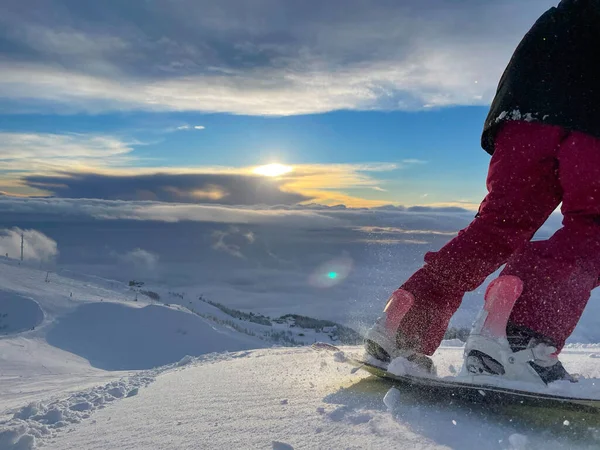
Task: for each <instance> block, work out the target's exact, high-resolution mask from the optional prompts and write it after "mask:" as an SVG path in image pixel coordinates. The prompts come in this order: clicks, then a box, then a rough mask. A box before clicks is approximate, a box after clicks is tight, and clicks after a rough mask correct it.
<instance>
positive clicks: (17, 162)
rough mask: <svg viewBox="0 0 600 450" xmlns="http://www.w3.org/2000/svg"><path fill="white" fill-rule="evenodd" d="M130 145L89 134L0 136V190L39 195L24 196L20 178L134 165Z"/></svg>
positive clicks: (1, 134)
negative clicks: (31, 175)
mask: <svg viewBox="0 0 600 450" xmlns="http://www.w3.org/2000/svg"><path fill="white" fill-rule="evenodd" d="M134 144H136V143H135V142H125V141H123V140H121V139H118V138H116V137H112V136H102V135H91V134H52V133H10V132H0V176H1V184H0V188H2V190H6V191H9V192H11V193H14V194H25V193H29V194H32V193H33V194H43V192H41V191H39V190H34V191H32V190H31V189H29V192H27V191H28V190H27V189H25V187H26V186H25V184H24V183H23V177H24V176H27V175H30V174H39V173H56V172H61V171H68V170H71V171H86V170H91V169H96V170H98V169H102V168H108V167H113V166H121V167H124V166H128V165H130V164H131V163H132V162H133V161H134V158H133V157H132V156H131V154H130V153H131V152H132V151H133V145H134Z"/></svg>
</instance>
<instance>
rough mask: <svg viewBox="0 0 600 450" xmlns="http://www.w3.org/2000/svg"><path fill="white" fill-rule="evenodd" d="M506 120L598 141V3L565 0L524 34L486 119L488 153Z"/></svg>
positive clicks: (483, 143) (484, 139)
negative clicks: (543, 125)
mask: <svg viewBox="0 0 600 450" xmlns="http://www.w3.org/2000/svg"><path fill="white" fill-rule="evenodd" d="M507 120H530V121H533V120H535V121H541V122H544V123H547V124H550V125H558V126H562V127H564V128H567V129H571V130H576V131H580V132H583V133H587V134H590V135H593V136H595V137H598V138H600V0H563V1H561V2H560V4H559V5H558V7H553V8H550V9H549V10H548V11H546V13H544V14H543V15H542V16H541V17H540V18H539V19H538V20H537V22H536V23H535V24H534V25H533V27H532V28H531V30H529V32H528V33H527V34H526V35H525V37H524V38H523V39H522V41H521V43H520V44H519V46H518V47H517V49H516V50H515V52H514V54H513V56H512V58H511V60H510V62H509V64H508V67H507V68H506V70H505V71H504V74H503V75H502V78H501V79H500V83H499V85H498V90H497V92H496V97H495V98H494V101H493V102H492V106H491V108H490V112H489V114H488V117H487V119H486V121H485V125H484V129H483V135H482V137H481V146H482V147H483V148H484V149H485V150H486V151H487V152H488V153H490V154H492V153H493V151H494V139H495V135H496V133H497V131H498V128H499V126H500V125H501V124H502V123H504V122H505V121H507Z"/></svg>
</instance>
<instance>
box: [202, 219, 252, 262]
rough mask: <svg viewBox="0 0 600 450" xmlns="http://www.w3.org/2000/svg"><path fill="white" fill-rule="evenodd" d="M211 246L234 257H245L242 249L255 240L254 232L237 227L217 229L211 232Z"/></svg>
mask: <svg viewBox="0 0 600 450" xmlns="http://www.w3.org/2000/svg"><path fill="white" fill-rule="evenodd" d="M212 238H213V242H214V243H213V248H214V249H215V250H220V251H223V252H225V253H228V254H230V255H232V256H235V257H236V258H241V259H245V258H246V257H245V256H244V253H243V249H244V247H247V246H248V245H252V244H253V243H254V241H255V237H254V233H252V232H247V231H242V230H240V229H239V228H238V227H230V228H229V229H228V230H217V231H215V232H213V233H212Z"/></svg>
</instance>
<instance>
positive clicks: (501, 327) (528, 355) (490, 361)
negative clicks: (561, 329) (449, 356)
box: [461, 276, 576, 385]
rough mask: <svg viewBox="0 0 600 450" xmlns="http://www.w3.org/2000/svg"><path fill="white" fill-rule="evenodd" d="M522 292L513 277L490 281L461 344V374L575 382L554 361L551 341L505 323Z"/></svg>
mask: <svg viewBox="0 0 600 450" xmlns="http://www.w3.org/2000/svg"><path fill="white" fill-rule="evenodd" d="M522 291H523V283H522V281H521V280H520V279H519V278H517V277H514V276H502V277H500V278H498V279H496V280H494V281H493V282H492V283H491V284H490V286H489V287H488V289H487V291H486V294H485V306H484V309H483V311H482V312H481V314H480V315H479V317H478V319H477V321H476V322H475V325H474V326H473V329H472V331H471V334H470V336H469V338H468V340H467V343H466V345H465V353H464V358H465V362H464V366H463V370H462V372H461V376H474V377H477V376H481V375H492V376H501V377H502V378H503V379H506V380H511V381H526V382H532V383H536V384H538V385H547V384H549V383H552V382H554V381H559V380H568V381H572V382H575V381H576V380H575V379H574V378H573V377H572V376H571V375H569V373H568V372H567V371H566V370H565V368H564V367H563V365H562V364H561V363H560V361H559V360H558V357H557V356H556V354H555V353H556V347H555V346H554V345H553V342H552V340H550V339H548V338H546V337H544V336H542V335H540V334H538V333H536V332H534V331H532V330H529V329H527V328H524V327H518V326H517V325H515V324H513V323H509V321H508V318H509V316H510V313H511V311H512V308H513V306H514V303H515V302H516V300H517V299H518V298H519V296H520V295H521V292H522Z"/></svg>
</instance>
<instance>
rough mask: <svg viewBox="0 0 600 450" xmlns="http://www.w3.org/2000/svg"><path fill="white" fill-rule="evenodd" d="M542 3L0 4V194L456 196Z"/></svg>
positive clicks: (410, 202)
mask: <svg viewBox="0 0 600 450" xmlns="http://www.w3.org/2000/svg"><path fill="white" fill-rule="evenodd" d="M555 4H556V2H552V1H548V0H528V1H527V2H523V1H522V0H502V1H495V2H483V1H480V0H460V1H456V0H454V1H449V0H446V1H443V0H419V1H403V2H398V1H392V0H377V1H365V0H332V1H328V2H322V1H317V0H306V1H302V2H291V1H283V0H257V1H253V2H246V1H243V0H222V1H219V2H211V1H203V0H194V1H192V0H178V1H167V0H157V1H153V2H147V1H141V0H132V1H128V2H122V1H120V0H106V1H103V2H80V1H78V0H77V1H76V0H31V1H28V2H22V1H17V0H4V1H3V2H2V11H3V12H2V14H1V15H0V192H2V193H4V194H6V195H9V196H52V197H56V198H69V199H98V200H113V201H144V200H145V201H152V202H168V203H185V204H190V203H192V204H221V205H228V206H243V207H250V206H256V205H262V206H275V205H287V206H293V205H307V204H322V205H329V206H331V205H339V204H342V205H346V206H348V207H378V206H382V205H390V204H391V205H404V206H407V207H410V206H416V205H423V206H431V207H448V206H460V207H463V208H466V209H476V208H477V205H478V204H479V202H480V201H481V199H482V198H483V196H484V195H485V183H484V182H485V176H486V170H487V164H488V162H489V156H488V155H487V154H486V153H485V152H484V151H483V150H482V149H481V148H480V145H479V137H480V133H481V128H482V124H483V121H484V118H485V116H486V114H487V110H488V108H489V104H490V101H491V99H492V98H493V95H494V91H495V88H496V85H497V82H498V79H499V78H500V75H501V73H502V70H503V69H504V67H505V66H506V64H507V62H508V60H509V58H510V56H511V54H512V51H513V50H514V48H515V46H516V45H517V43H518V42H519V40H520V39H521V38H522V36H523V34H524V33H525V32H526V31H527V30H528V29H529V27H530V26H531V25H532V24H533V22H534V21H535V19H536V18H537V17H538V16H539V15H540V14H541V13H542V12H544V11H545V10H546V9H547V8H549V7H551V6H553V5H555Z"/></svg>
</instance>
